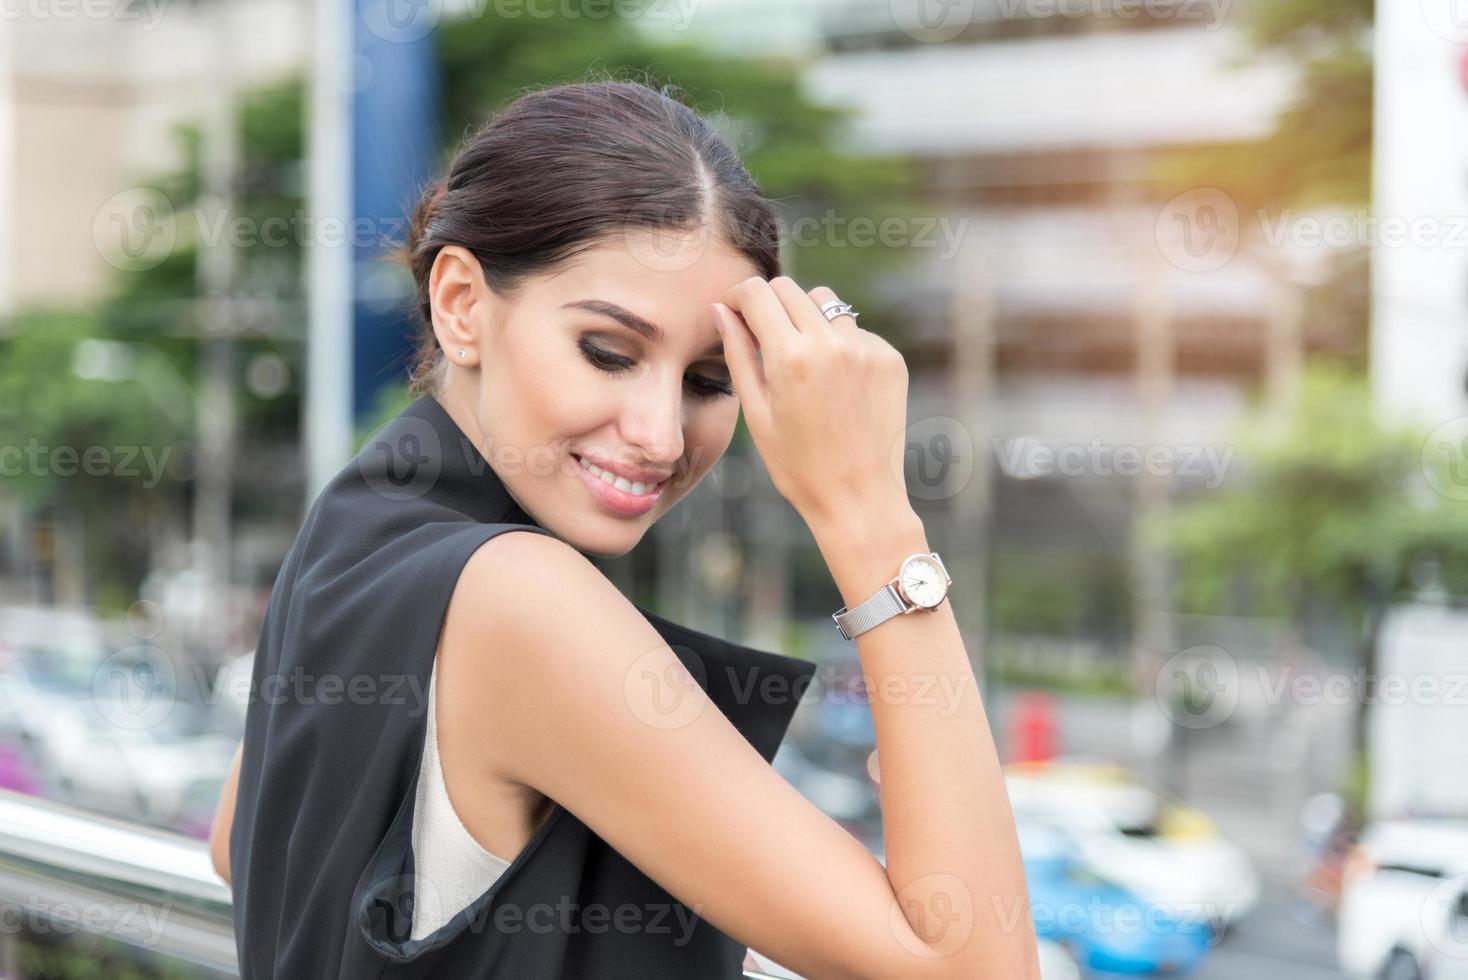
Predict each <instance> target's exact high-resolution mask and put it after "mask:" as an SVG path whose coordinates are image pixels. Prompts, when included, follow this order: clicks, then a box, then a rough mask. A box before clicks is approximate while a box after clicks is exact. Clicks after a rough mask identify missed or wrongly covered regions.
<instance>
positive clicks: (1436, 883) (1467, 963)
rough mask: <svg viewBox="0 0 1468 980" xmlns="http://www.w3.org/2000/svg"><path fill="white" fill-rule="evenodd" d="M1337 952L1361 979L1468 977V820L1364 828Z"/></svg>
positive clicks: (1350, 868) (1348, 875) (1349, 864)
mask: <svg viewBox="0 0 1468 980" xmlns="http://www.w3.org/2000/svg"><path fill="white" fill-rule="evenodd" d="M1336 956H1337V960H1338V963H1339V966H1340V969H1341V972H1342V973H1344V974H1346V975H1347V976H1349V977H1356V978H1360V980H1368V978H1370V980H1376V978H1384V980H1468V821H1465V820H1426V819H1422V820H1389V821H1382V822H1379V823H1375V824H1372V825H1370V826H1368V827H1367V828H1366V830H1365V831H1364V832H1363V833H1362V835H1361V840H1360V842H1359V843H1358V844H1357V845H1356V846H1355V847H1354V848H1353V849H1352V850H1351V852H1350V856H1349V857H1348V858H1347V861H1346V869H1345V873H1344V886H1343V889H1342V893H1341V903H1340V918H1339V929H1338V930H1337V934H1336Z"/></svg>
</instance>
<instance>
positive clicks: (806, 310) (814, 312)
mask: <svg viewBox="0 0 1468 980" xmlns="http://www.w3.org/2000/svg"><path fill="white" fill-rule="evenodd" d="M770 288H771V289H772V290H774V292H775V295H776V296H778V297H779V298H780V303H781V304H782V305H783V306H784V307H785V313H786V315H787V316H789V317H790V319H791V321H792V322H793V323H794V324H795V326H796V327H797V328H798V329H799V330H800V332H801V333H822V332H825V331H829V330H831V329H832V327H831V322H830V321H829V320H827V319H826V315H825V314H824V313H822V312H821V308H820V306H819V305H818V304H817V303H816V302H815V301H814V300H812V299H811V296H810V294H809V293H807V292H806V291H805V290H804V289H801V288H800V286H799V285H798V284H797V283H796V282H795V280H794V279H791V278H790V277H789V276H776V277H775V278H774V279H771V280H770ZM828 292H829V290H828Z"/></svg>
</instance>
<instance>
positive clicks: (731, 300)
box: [721, 276, 800, 360]
mask: <svg viewBox="0 0 1468 980" xmlns="http://www.w3.org/2000/svg"><path fill="white" fill-rule="evenodd" d="M721 299H722V301H723V303H724V305H725V306H727V307H729V309H731V310H733V311H734V312H735V313H737V314H739V315H740V316H742V317H743V318H744V324H745V326H747V327H748V328H749V330H750V331H751V332H752V333H753V334H754V336H755V339H756V340H758V341H759V346H760V348H761V349H762V350H763V351H764V352H765V358H766V359H767V360H768V359H769V358H772V357H774V358H780V357H783V356H785V354H786V353H787V352H788V351H789V349H790V347H791V345H792V344H794V343H795V342H796V341H797V340H798V339H799V337H800V328H799V327H797V326H796V325H795V324H794V323H792V322H791V320H790V314H788V313H786V312H785V304H784V303H781V302H780V297H778V296H776V295H775V291H774V290H773V289H771V288H770V284H769V283H768V282H766V281H765V280H763V279H761V278H760V277H759V276H751V277H750V278H748V279H746V280H744V281H743V282H741V283H739V284H738V285H737V286H735V287H734V288H732V289H730V290H729V291H728V292H727V293H725V294H724V296H723V297H721Z"/></svg>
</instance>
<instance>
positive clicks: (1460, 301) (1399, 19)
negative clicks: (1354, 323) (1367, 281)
mask: <svg viewBox="0 0 1468 980" xmlns="http://www.w3.org/2000/svg"><path fill="white" fill-rule="evenodd" d="M1454 9H1455V8H1454V5H1453V4H1423V5H1421V9H1419V8H1418V5H1416V4H1390V3H1388V4H1380V5H1378V8H1377V24H1376V35H1375V49H1376V50H1375V54H1376V93H1375V96H1376V104H1375V113H1376V118H1375V129H1374V134H1375V141H1376V145H1375V146H1374V147H1373V152H1372V157H1373V161H1374V171H1373V176H1374V178H1375V187H1374V197H1375V201H1374V211H1375V217H1376V219H1377V221H1378V222H1379V224H1378V225H1377V226H1376V237H1377V239H1378V241H1377V242H1376V243H1375V244H1376V245H1377V247H1376V249H1375V252H1374V254H1373V276H1372V290H1371V293H1372V311H1371V313H1372V346H1371V356H1372V375H1373V381H1374V383H1375V389H1376V393H1377V395H1378V397H1379V398H1380V399H1381V400H1382V402H1383V403H1384V404H1386V405H1387V406H1390V407H1391V408H1393V409H1396V410H1398V411H1400V412H1402V413H1403V414H1408V415H1412V416H1415V417H1416V420H1417V421H1418V422H1427V423H1428V425H1429V427H1433V428H1435V427H1437V426H1441V425H1448V426H1449V428H1450V429H1451V431H1450V432H1449V433H1447V434H1446V435H1445V438H1447V437H1452V438H1451V441H1452V442H1455V443H1460V440H1463V439H1464V437H1465V436H1468V425H1460V426H1457V427H1454V426H1453V425H1452V422H1453V420H1454V419H1458V420H1460V421H1461V420H1463V417H1464V416H1468V179H1465V176H1464V175H1465V173H1468V20H1465V19H1464V18H1463V16H1462V12H1461V10H1459V11H1458V12H1457V13H1456V16H1455V15H1454V14H1453V12H1452V11H1453V10H1454ZM1455 451H1460V454H1461V455H1462V456H1465V457H1468V443H1460V448H1459V450H1455ZM1462 489H1463V491H1464V494H1463V495H1464V497H1468V476H1465V477H1464V478H1463V488H1462Z"/></svg>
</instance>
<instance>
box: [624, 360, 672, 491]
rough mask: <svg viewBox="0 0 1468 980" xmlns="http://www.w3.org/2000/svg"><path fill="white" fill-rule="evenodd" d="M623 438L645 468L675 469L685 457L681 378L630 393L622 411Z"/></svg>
mask: <svg viewBox="0 0 1468 980" xmlns="http://www.w3.org/2000/svg"><path fill="white" fill-rule="evenodd" d="M622 438H623V439H624V440H626V445H627V446H628V447H629V448H631V449H635V450H636V451H637V452H638V453H639V454H640V462H641V464H642V465H644V466H647V467H650V468H657V469H669V470H671V469H673V468H675V467H676V465H677V463H678V460H680V459H682V458H683V392H682V378H681V377H680V378H678V379H676V387H671V390H670V386H666V385H661V386H659V387H658V389H657V390H656V391H653V390H651V389H649V388H642V389H640V390H639V391H638V392H637V393H635V394H631V395H630V397H629V398H628V401H627V404H626V405H625V407H624V408H623V410H622Z"/></svg>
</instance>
